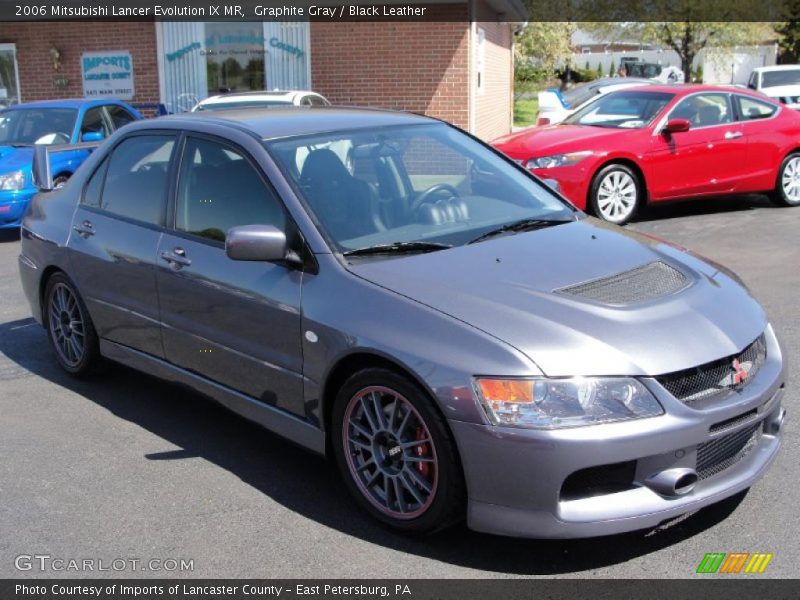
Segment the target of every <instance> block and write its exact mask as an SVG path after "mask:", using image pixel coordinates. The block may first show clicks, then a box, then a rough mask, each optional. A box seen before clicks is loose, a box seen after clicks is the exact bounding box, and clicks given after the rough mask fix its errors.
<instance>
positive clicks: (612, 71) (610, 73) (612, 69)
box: [608, 58, 617, 77]
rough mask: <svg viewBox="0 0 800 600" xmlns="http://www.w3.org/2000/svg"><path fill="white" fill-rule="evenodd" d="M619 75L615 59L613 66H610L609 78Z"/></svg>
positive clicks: (612, 60) (612, 62)
mask: <svg viewBox="0 0 800 600" xmlns="http://www.w3.org/2000/svg"><path fill="white" fill-rule="evenodd" d="M616 74H617V65H616V64H614V59H613V58H612V59H611V64H610V65H608V76H609V77H614V75H616Z"/></svg>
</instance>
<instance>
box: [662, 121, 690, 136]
mask: <svg viewBox="0 0 800 600" xmlns="http://www.w3.org/2000/svg"><path fill="white" fill-rule="evenodd" d="M691 127H692V124H691V123H690V122H689V119H670V120H669V121H667V124H666V125H664V129H663V132H664V133H681V132H682V131H689V129H690V128H691Z"/></svg>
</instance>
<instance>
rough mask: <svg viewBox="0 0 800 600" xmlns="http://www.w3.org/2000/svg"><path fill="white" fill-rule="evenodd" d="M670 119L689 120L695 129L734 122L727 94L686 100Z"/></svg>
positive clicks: (691, 97)
mask: <svg viewBox="0 0 800 600" xmlns="http://www.w3.org/2000/svg"><path fill="white" fill-rule="evenodd" d="M670 118H671V119H687V120H688V121H689V123H691V124H692V127H693V128H696V127H709V126H712V125H722V124H724V123H730V122H731V121H732V120H733V119H732V118H731V107H730V102H729V100H728V95H727V94H695V95H693V96H689V97H688V98H684V99H683V100H681V101H680V103H678V105H677V106H676V107H675V109H674V110H673V111H672V113H671V114H670Z"/></svg>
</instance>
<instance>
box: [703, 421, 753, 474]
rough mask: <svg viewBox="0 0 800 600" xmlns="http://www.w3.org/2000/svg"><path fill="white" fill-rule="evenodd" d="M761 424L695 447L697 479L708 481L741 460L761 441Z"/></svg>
mask: <svg viewBox="0 0 800 600" xmlns="http://www.w3.org/2000/svg"><path fill="white" fill-rule="evenodd" d="M761 433H762V424H761V423H756V424H754V425H750V426H749V427H745V428H744V429H742V430H740V431H736V432H734V433H729V434H728V435H723V436H721V437H719V438H717V439H716V440H711V441H710V442H706V443H704V444H700V445H699V446H698V447H697V477H698V478H699V479H708V478H709V477H712V476H714V475H716V474H717V473H721V472H722V471H724V470H725V469H727V468H728V467H731V466H733V465H734V464H736V463H737V462H739V461H740V460H742V459H743V458H744V457H745V456H747V454H748V453H749V452H750V451H751V450H752V449H753V448H755V446H756V444H758V442H759V440H760V439H761Z"/></svg>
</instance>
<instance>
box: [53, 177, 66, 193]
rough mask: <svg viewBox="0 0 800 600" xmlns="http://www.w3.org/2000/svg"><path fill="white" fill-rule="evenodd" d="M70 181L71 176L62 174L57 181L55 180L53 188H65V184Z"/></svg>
mask: <svg viewBox="0 0 800 600" xmlns="http://www.w3.org/2000/svg"><path fill="white" fill-rule="evenodd" d="M68 180H69V175H68V174H67V173H62V174H61V175H59V176H58V177H56V178H55V179H53V188H54V189H58V188H62V187H64V184H66V183H67V181H68Z"/></svg>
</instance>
